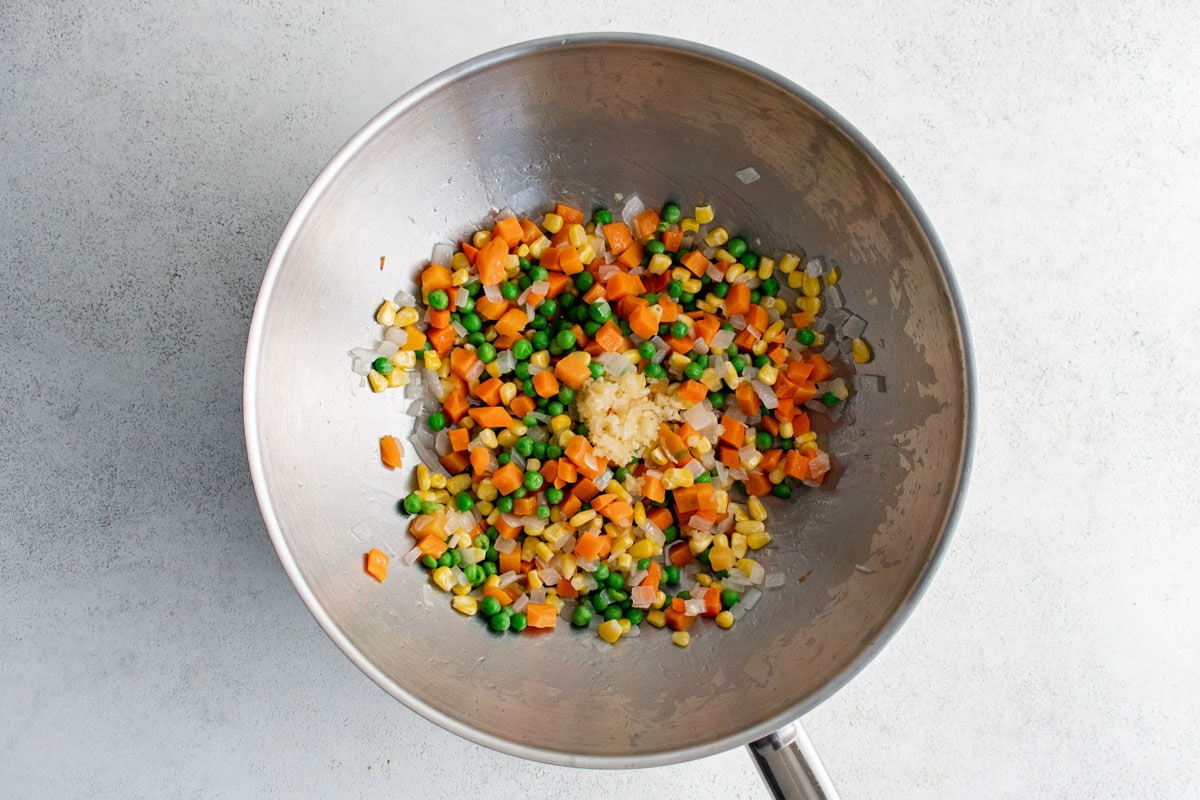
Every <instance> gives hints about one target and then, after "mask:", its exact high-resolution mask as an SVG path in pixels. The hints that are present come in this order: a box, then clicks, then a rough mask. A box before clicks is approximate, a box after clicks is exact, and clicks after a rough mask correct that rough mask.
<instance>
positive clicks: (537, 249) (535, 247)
mask: <svg viewBox="0 0 1200 800" xmlns="http://www.w3.org/2000/svg"><path fill="white" fill-rule="evenodd" d="M548 247H550V240H549V239H547V238H546V237H545V236H539V237H538V238H537V239H534V240H533V243H532V244H530V245H529V256H530V258H541V257H542V253H544V252H546V249H547V248H548Z"/></svg>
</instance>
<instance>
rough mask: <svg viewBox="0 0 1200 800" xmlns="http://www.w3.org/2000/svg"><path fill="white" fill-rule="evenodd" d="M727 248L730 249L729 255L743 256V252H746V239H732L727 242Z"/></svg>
mask: <svg viewBox="0 0 1200 800" xmlns="http://www.w3.org/2000/svg"><path fill="white" fill-rule="evenodd" d="M725 249H726V250H727V251H729V255H731V256H733V257H734V258H741V256H742V254H743V253H745V252H746V240H745V239H730V240H729V241H728V242H726V243H725Z"/></svg>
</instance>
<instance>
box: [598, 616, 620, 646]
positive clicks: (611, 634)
mask: <svg viewBox="0 0 1200 800" xmlns="http://www.w3.org/2000/svg"><path fill="white" fill-rule="evenodd" d="M596 633H598V634H600V638H601V639H603V640H604V641H606V642H608V643H609V644H612V643H613V642H615V641H617V639H620V638H621V623H619V622H617V621H616V620H615V619H609V620H605V621H604V622H601V623H600V627H599V628H597V629H596Z"/></svg>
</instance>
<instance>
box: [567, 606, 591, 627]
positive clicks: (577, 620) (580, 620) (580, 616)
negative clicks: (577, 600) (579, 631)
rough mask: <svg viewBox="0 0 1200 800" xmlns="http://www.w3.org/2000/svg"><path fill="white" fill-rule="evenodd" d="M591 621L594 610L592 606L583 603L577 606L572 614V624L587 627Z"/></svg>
mask: <svg viewBox="0 0 1200 800" xmlns="http://www.w3.org/2000/svg"><path fill="white" fill-rule="evenodd" d="M591 621H592V610H591V609H590V608H588V607H587V606H585V605H583V604H580V605H577V606H575V611H574V612H573V613H572V614H571V624H572V625H574V626H575V627H576V628H586V627H587V626H588V623H590V622H591Z"/></svg>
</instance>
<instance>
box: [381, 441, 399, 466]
mask: <svg viewBox="0 0 1200 800" xmlns="http://www.w3.org/2000/svg"><path fill="white" fill-rule="evenodd" d="M379 460H380V461H382V462H383V465H384V466H385V467H387V468H388V469H398V468H399V467H400V466H401V465H400V443H399V442H397V441H396V437H395V436H383V437H380V439H379Z"/></svg>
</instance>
